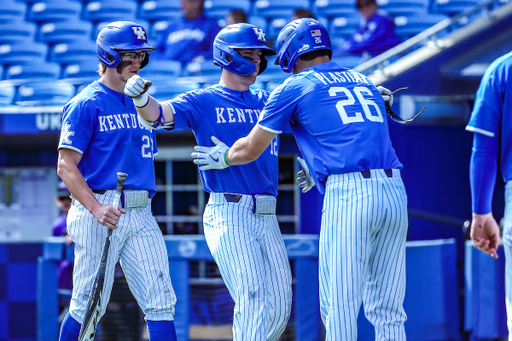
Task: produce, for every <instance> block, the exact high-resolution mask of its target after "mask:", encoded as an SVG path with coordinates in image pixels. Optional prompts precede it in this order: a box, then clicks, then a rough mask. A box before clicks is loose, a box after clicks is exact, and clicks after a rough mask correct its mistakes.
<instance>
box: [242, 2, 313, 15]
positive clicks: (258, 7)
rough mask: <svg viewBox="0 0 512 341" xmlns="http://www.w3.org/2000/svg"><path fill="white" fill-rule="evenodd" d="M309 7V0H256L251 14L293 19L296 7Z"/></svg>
mask: <svg viewBox="0 0 512 341" xmlns="http://www.w3.org/2000/svg"><path fill="white" fill-rule="evenodd" d="M309 7H310V6H309V0H256V2H255V3H254V5H253V8H252V10H251V13H250V14H251V15H257V16H260V17H265V18H275V17H287V18H289V19H291V18H292V16H293V12H295V10H296V9H298V8H306V9H308V8H309Z"/></svg>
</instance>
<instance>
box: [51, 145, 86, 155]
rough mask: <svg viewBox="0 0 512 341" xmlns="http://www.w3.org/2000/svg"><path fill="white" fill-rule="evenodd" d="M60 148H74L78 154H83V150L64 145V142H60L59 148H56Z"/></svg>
mask: <svg viewBox="0 0 512 341" xmlns="http://www.w3.org/2000/svg"><path fill="white" fill-rule="evenodd" d="M61 148H65V149H71V150H74V151H75V152H77V153H79V154H80V155H83V154H84V152H83V151H81V150H80V149H78V148H75V147H71V146H67V145H65V144H61V145H60V146H59V148H57V149H61Z"/></svg>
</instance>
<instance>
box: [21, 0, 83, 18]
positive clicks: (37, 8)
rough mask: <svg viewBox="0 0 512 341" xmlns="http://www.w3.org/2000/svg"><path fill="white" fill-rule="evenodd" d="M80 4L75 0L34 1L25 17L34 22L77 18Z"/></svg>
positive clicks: (80, 9)
mask: <svg viewBox="0 0 512 341" xmlns="http://www.w3.org/2000/svg"><path fill="white" fill-rule="evenodd" d="M81 11H82V4H81V3H80V2H77V1H50V2H36V3H35V4H33V5H32V6H30V9H29V11H28V14H27V19H28V20H30V21H35V22H48V21H60V20H78V19H79V18H80V13H81Z"/></svg>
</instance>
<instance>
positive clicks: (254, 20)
mask: <svg viewBox="0 0 512 341" xmlns="http://www.w3.org/2000/svg"><path fill="white" fill-rule="evenodd" d="M247 21H248V22H249V24H253V25H256V26H258V27H259V28H261V29H262V30H263V31H264V32H265V34H267V19H265V18H263V17H258V16H256V15H252V16H250V17H248V18H247ZM267 38H268V37H267Z"/></svg>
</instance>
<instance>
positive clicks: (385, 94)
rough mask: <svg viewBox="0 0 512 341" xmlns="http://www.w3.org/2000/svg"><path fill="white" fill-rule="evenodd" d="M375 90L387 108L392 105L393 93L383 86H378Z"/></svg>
mask: <svg viewBox="0 0 512 341" xmlns="http://www.w3.org/2000/svg"><path fill="white" fill-rule="evenodd" d="M377 90H379V92H380V95H381V96H382V99H383V100H384V102H387V103H388V105H389V106H392V105H393V101H394V100H393V92H392V91H391V90H389V89H387V88H385V87H383V86H380V85H379V86H378V87H377Z"/></svg>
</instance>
